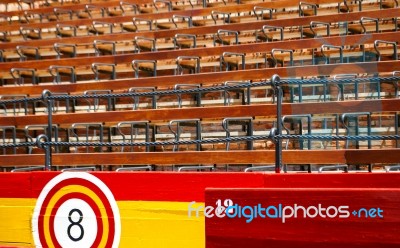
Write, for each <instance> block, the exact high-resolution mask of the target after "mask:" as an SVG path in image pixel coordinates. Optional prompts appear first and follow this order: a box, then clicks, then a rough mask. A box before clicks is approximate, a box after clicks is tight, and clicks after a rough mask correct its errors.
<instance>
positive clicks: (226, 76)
mask: <svg viewBox="0 0 400 248" xmlns="http://www.w3.org/2000/svg"><path fill="white" fill-rule="evenodd" d="M264 44H268V43H264ZM229 47H230V46H229ZM193 50H194V49H193ZM189 51H190V50H189ZM107 57H108V56H107ZM93 58H96V57H93ZM97 58H98V57H97ZM86 60H87V61H91V58H86ZM61 61H64V62H63V64H64V65H68V63H73V62H74V61H73V60H72V59H66V60H61ZM114 62H117V61H114ZM3 65H5V64H2V66H3ZM8 65H9V66H11V64H10V63H8ZM24 65H25V64H24ZM26 65H27V66H26V67H31V68H34V67H35V64H34V63H29V64H26ZM399 66H400V61H398V60H397V61H380V62H365V63H351V64H329V65H312V66H293V67H280V68H264V69H252V70H243V71H242V70H240V71H228V72H213V73H200V74H186V75H179V76H176V75H172V76H160V77H147V78H129V79H117V80H102V81H90V82H79V83H76V84H59V85H55V84H52V85H40V84H39V85H34V86H33V85H29V86H28V85H26V86H25V85H24V86H6V87H1V91H2V94H4V95H7V94H28V95H40V94H41V93H42V92H43V90H46V89H47V90H50V91H51V92H82V93H83V92H84V91H86V90H92V89H93V88H96V89H97V90H126V89H129V88H130V87H142V86H145V87H146V86H147V87H150V86H155V87H161V86H162V87H164V86H174V85H175V84H179V83H184V84H204V83H205V82H206V83H207V84H213V83H219V84H220V83H222V82H225V81H231V80H232V78H234V79H235V80H237V81H240V80H253V81H257V80H261V79H270V78H271V77H272V76H273V75H275V74H278V75H279V76H281V77H282V78H285V77H300V76H321V75H336V74H347V73H348V72H349V71H351V72H352V73H355V74H357V73H359V74H362V73H368V74H373V73H384V72H393V71H396V70H398V68H399Z"/></svg>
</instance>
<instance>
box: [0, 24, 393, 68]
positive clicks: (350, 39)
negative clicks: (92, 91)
mask: <svg viewBox="0 0 400 248" xmlns="http://www.w3.org/2000/svg"><path fill="white" fill-rule="evenodd" d="M375 40H387V41H392V42H400V37H399V35H398V33H397V32H387V33H374V34H370V35H368V37H366V36H365V35H348V36H346V39H343V37H339V36H336V37H322V38H314V39H301V40H285V41H277V42H267V43H255V44H254V43H252V44H240V45H230V46H217V47H206V48H204V47H201V48H193V49H182V50H166V51H158V52H151V53H134V54H117V55H106V56H101V57H96V56H89V57H76V58H68V59H45V60H39V61H37V60H28V61H13V62H5V63H2V66H1V68H0V71H4V72H9V70H10V69H11V68H35V69H37V70H47V69H48V68H49V66H52V65H53V66H54V65H59V66H71V64H73V65H79V66H84V65H86V66H90V65H91V64H92V63H112V64H125V63H131V62H132V60H165V59H176V58H177V57H179V56H198V57H208V56H220V55H222V54H223V53H224V52H237V51H240V52H241V53H250V54H251V53H256V52H259V53H269V52H270V51H271V50H272V49H276V48H286V47H291V49H294V50H295V49H311V48H317V49H319V48H320V47H321V45H322V44H330V45H334V46H345V45H354V44H359V43H360V44H371V45H372V44H373V43H374V41H375ZM0 49H1V46H0ZM78 68H79V67H78ZM132 74H133V72H132Z"/></svg>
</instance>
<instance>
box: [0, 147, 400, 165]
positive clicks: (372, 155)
mask: <svg viewBox="0 0 400 248" xmlns="http://www.w3.org/2000/svg"><path fill="white" fill-rule="evenodd" d="M52 160H53V166H68V165H78V166H79V165H121V164H158V165H171V164H175V165H187V164H274V163H275V151H274V150H263V151H261V150H256V151H202V152H195V151H193V152H190V151H187V152H149V153H146V152H143V153H141V152H139V153H130V152H126V153H120V152H113V153H53V158H52ZM366 161H367V162H368V161H369V163H371V162H372V163H374V162H378V163H383V164H385V163H390V164H392V163H399V162H400V150H399V149H370V150H368V151H363V150H309V151H305V150H285V151H283V163H284V164H314V163H315V164H348V163H349V164H350V163H351V164H364V163H366ZM43 164H44V155H38V154H35V155H4V156H0V166H18V167H20V166H25V167H26V166H30V165H43Z"/></svg>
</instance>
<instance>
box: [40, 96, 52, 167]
mask: <svg viewBox="0 0 400 248" xmlns="http://www.w3.org/2000/svg"><path fill="white" fill-rule="evenodd" d="M49 96H51V92H50V91H49V90H44V91H43V92H42V98H43V101H44V102H45V103H46V104H47V141H50V142H51V141H52V139H53V137H52V136H53V100H51V99H49ZM44 149H45V152H46V160H45V170H46V171H50V170H51V164H52V149H51V145H46V146H45V147H44Z"/></svg>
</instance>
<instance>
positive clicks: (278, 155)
mask: <svg viewBox="0 0 400 248" xmlns="http://www.w3.org/2000/svg"><path fill="white" fill-rule="evenodd" d="M279 82H280V77H279V76H278V75H277V74H275V75H273V76H272V79H271V83H272V86H273V87H274V88H275V95H276V132H275V135H278V138H275V172H276V173H280V172H281V169H282V139H281V138H280V135H282V87H281V85H280V84H279Z"/></svg>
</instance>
